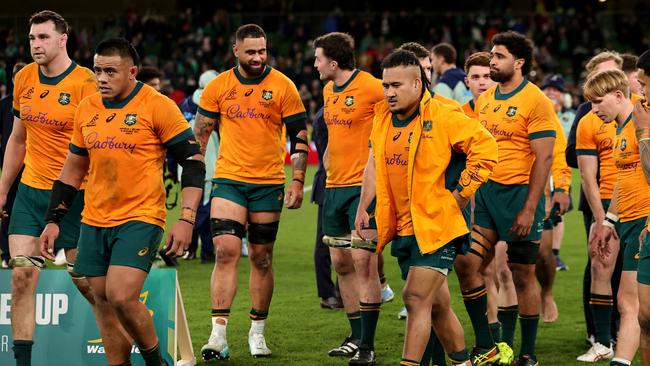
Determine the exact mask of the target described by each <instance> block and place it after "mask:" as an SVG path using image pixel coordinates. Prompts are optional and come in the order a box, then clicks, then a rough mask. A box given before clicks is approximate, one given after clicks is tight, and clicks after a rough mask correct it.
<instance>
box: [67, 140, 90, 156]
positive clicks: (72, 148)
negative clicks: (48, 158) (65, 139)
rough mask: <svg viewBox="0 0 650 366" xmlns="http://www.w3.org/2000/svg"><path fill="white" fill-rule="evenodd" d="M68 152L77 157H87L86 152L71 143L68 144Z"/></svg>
mask: <svg viewBox="0 0 650 366" xmlns="http://www.w3.org/2000/svg"><path fill="white" fill-rule="evenodd" d="M69 146H70V152H71V153H73V154H75V155H79V156H88V150H86V149H84V148H81V147H79V146H77V145H75V144H73V143H70V145H69Z"/></svg>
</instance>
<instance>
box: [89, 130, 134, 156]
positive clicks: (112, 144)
mask: <svg viewBox="0 0 650 366" xmlns="http://www.w3.org/2000/svg"><path fill="white" fill-rule="evenodd" d="M84 143H85V144H86V147H87V148H88V149H89V150H90V149H98V150H106V149H107V150H127V151H129V152H131V153H133V151H134V150H135V148H136V147H138V144H132V143H128V142H123V141H117V136H106V137H103V138H100V137H99V134H98V133H97V132H91V133H89V134H88V135H86V136H85V138H84Z"/></svg>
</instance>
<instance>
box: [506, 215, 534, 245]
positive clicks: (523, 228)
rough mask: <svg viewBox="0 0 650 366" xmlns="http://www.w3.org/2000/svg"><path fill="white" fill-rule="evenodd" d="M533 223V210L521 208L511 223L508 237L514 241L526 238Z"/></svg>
mask: <svg viewBox="0 0 650 366" xmlns="http://www.w3.org/2000/svg"><path fill="white" fill-rule="evenodd" d="M533 221H535V209H534V208H533V209H532V210H531V209H527V208H522V209H521V211H519V213H518V214H517V216H515V221H513V222H512V227H511V228H510V236H512V238H513V239H515V240H519V239H522V238H525V237H527V236H528V234H530V229H531V227H533Z"/></svg>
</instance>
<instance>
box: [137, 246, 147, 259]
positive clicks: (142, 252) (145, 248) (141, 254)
mask: <svg viewBox="0 0 650 366" xmlns="http://www.w3.org/2000/svg"><path fill="white" fill-rule="evenodd" d="M147 253H149V248H148V247H144V248H142V249H140V251H139V252H138V255H139V256H140V257H144V256H145V255H147Z"/></svg>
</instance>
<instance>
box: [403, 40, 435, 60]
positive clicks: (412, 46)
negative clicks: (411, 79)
mask: <svg viewBox="0 0 650 366" xmlns="http://www.w3.org/2000/svg"><path fill="white" fill-rule="evenodd" d="M399 49H400V50H406V51H411V52H413V53H415V57H417V58H418V59H421V58H425V57H430V56H431V54H430V53H429V50H427V49H426V47H424V46H423V45H421V44H419V43H417V42H406V43H404V44H403V45H401V46H399Z"/></svg>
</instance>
